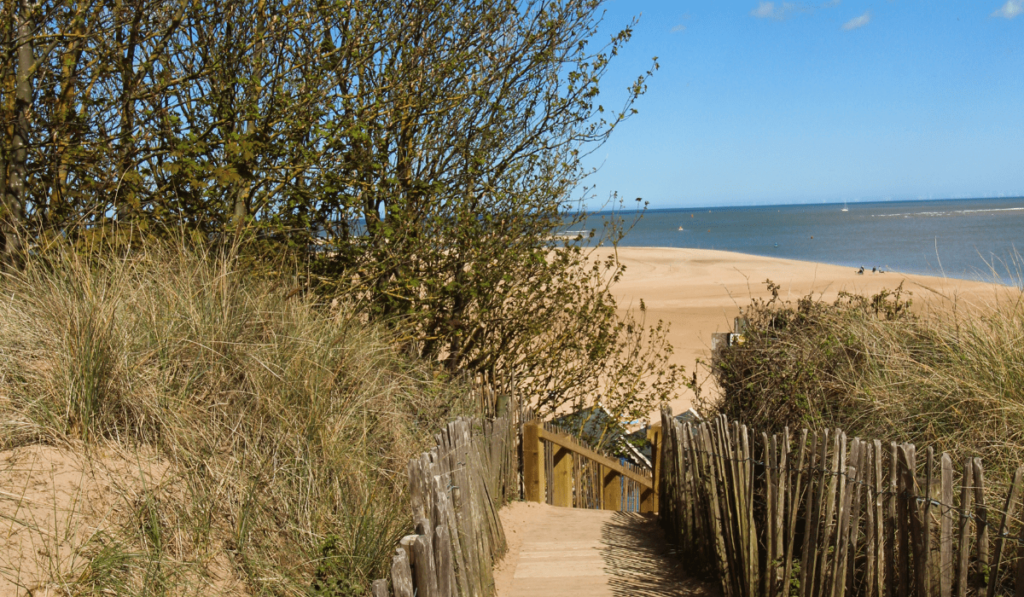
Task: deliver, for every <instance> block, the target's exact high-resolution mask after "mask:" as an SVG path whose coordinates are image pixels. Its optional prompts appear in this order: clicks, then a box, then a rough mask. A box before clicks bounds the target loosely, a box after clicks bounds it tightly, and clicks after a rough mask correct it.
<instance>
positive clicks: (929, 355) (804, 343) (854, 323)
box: [705, 287, 1024, 486]
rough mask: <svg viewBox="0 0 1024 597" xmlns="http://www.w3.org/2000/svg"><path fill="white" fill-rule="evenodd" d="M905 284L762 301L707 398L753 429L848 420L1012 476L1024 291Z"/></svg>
mask: <svg viewBox="0 0 1024 597" xmlns="http://www.w3.org/2000/svg"><path fill="white" fill-rule="evenodd" d="M909 298H910V297H909V296H908V293H906V292H903V289H902V288H899V289H896V290H894V291H892V292H888V291H887V292H883V293H882V294H880V295H877V296H874V297H860V296H853V295H842V296H840V298H839V299H838V300H837V301H835V302H834V303H824V302H821V301H819V300H816V299H814V298H812V297H806V298H804V299H802V300H800V301H798V302H797V303H792V304H791V303H784V302H782V301H780V300H778V299H777V298H776V299H775V300H771V301H767V302H760V303H759V302H755V303H754V305H753V306H752V307H751V309H750V310H749V312H748V319H749V322H750V329H749V332H748V333H747V334H746V335H745V342H744V343H743V344H742V345H741V346H738V347H735V348H731V349H729V350H728V351H727V352H726V355H725V358H724V360H723V362H722V363H721V365H720V366H718V367H715V376H716V378H717V380H718V381H719V383H720V385H721V387H722V388H723V390H724V397H723V398H722V399H721V401H720V402H718V403H716V404H714V405H706V406H705V407H706V408H707V409H708V410H710V411H714V412H722V413H724V414H726V415H727V416H729V417H730V418H736V419H739V420H742V421H744V422H745V423H747V424H748V425H751V426H753V427H754V428H756V429H765V430H768V431H769V432H771V431H781V429H782V427H783V426H785V425H789V427H790V428H791V429H799V428H802V427H806V428H813V429H821V428H825V427H828V428H835V427H838V428H841V429H843V430H844V431H846V433H847V434H848V436H850V437H853V436H859V437H862V438H870V439H881V440H885V441H899V442H912V443H914V444H915V445H917V446H918V447H919V448H922V447H924V446H932V447H934V448H935V450H936V452H943V451H947V452H949V453H950V454H951V456H953V457H954V461H959V460H960V459H961V458H962V457H965V456H981V457H982V458H983V459H984V462H985V468H986V471H988V472H989V473H990V474H991V475H993V476H994V477H995V478H996V480H997V481H998V482H999V483H1000V484H1002V485H1004V486H1005V484H1006V483H1007V480H1008V477H1009V476H1010V475H1012V471H1013V470H1015V469H1016V468H1017V466H1019V465H1020V464H1024V295H1022V294H1021V292H1020V290H1019V289H1018V288H1014V287H998V288H997V287H994V288H993V290H992V294H991V296H990V297H988V298H987V299H985V300H983V301H980V302H979V301H978V300H972V301H969V302H968V301H965V300H963V299H962V298H957V297H944V298H942V299H939V300H929V303H928V305H927V307H926V308H923V309H916V308H915V309H914V310H913V311H911V310H910V308H909V307H910V304H909Z"/></svg>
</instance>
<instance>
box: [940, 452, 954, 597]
mask: <svg viewBox="0 0 1024 597" xmlns="http://www.w3.org/2000/svg"><path fill="white" fill-rule="evenodd" d="M940 466H941V468H942V471H941V473H940V475H941V477H942V479H941V483H942V491H941V497H940V498H939V502H941V503H942V504H943V505H942V506H941V509H942V512H941V516H942V518H941V522H940V524H939V578H940V580H939V583H940V584H939V595H940V597H952V594H953V460H952V459H951V458H950V457H949V454H947V453H945V452H943V453H942V459H941V465H940Z"/></svg>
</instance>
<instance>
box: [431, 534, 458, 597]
mask: <svg viewBox="0 0 1024 597" xmlns="http://www.w3.org/2000/svg"><path fill="white" fill-rule="evenodd" d="M434 570H435V573H436V575H437V595H438V597H455V595H456V588H457V581H456V580H455V567H454V566H453V565H452V542H451V537H450V536H449V535H448V527H447V526H446V525H443V524H439V525H437V527H435V529H434Z"/></svg>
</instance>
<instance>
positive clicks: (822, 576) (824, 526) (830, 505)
mask: <svg viewBox="0 0 1024 597" xmlns="http://www.w3.org/2000/svg"><path fill="white" fill-rule="evenodd" d="M845 470H846V434H844V433H843V432H842V431H840V430H838V429H837V430H836V433H835V437H834V438H833V446H832V465H831V467H830V471H831V474H830V475H829V480H828V491H827V492H826V493H825V502H824V504H823V506H824V508H823V510H822V511H821V516H822V519H821V527H820V528H821V534H820V540H819V543H818V551H819V553H818V564H817V570H816V573H815V574H816V576H815V580H814V595H824V594H825V593H826V592H828V588H827V587H828V586H829V585H828V581H829V580H830V579H829V564H830V561H829V560H830V557H829V556H830V554H831V553H834V551H833V550H834V549H835V546H834V545H833V544H832V530H833V528H834V527H835V523H834V519H835V513H836V494H837V493H839V491H840V489H841V488H840V485H839V483H840V480H841V479H840V477H841V475H840V474H839V472H840V471H845ZM844 487H845V485H844Z"/></svg>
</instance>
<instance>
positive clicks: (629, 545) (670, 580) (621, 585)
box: [601, 512, 719, 597]
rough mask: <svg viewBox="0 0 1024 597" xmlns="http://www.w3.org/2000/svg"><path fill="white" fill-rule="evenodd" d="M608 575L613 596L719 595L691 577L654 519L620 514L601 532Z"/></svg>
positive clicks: (683, 596) (708, 586) (715, 590)
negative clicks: (666, 541)
mask: <svg viewBox="0 0 1024 597" xmlns="http://www.w3.org/2000/svg"><path fill="white" fill-rule="evenodd" d="M601 539H602V543H604V545H605V546H606V547H605V549H603V550H602V557H603V558H604V562H605V572H606V573H607V574H608V575H609V579H608V585H609V587H611V589H612V594H613V595H616V596H619V595H621V596H622V597H626V596H627V595H628V596H641V597H688V596H690V595H708V596H717V595H718V594H719V592H718V590H717V589H716V588H715V587H714V585H712V584H711V583H707V582H701V581H699V580H697V579H695V578H691V577H689V576H688V575H687V574H686V572H685V570H684V569H683V563H682V562H681V561H680V558H679V556H678V555H677V554H673V553H672V551H671V549H670V546H669V545H668V544H667V543H665V540H664V537H663V535H662V531H661V528H660V527H658V523H657V520H656V519H655V518H654V517H653V516H647V515H641V514H634V513H628V512H616V513H615V515H614V516H613V517H612V518H611V520H609V521H608V522H606V523H605V524H604V527H603V528H602V529H601Z"/></svg>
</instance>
